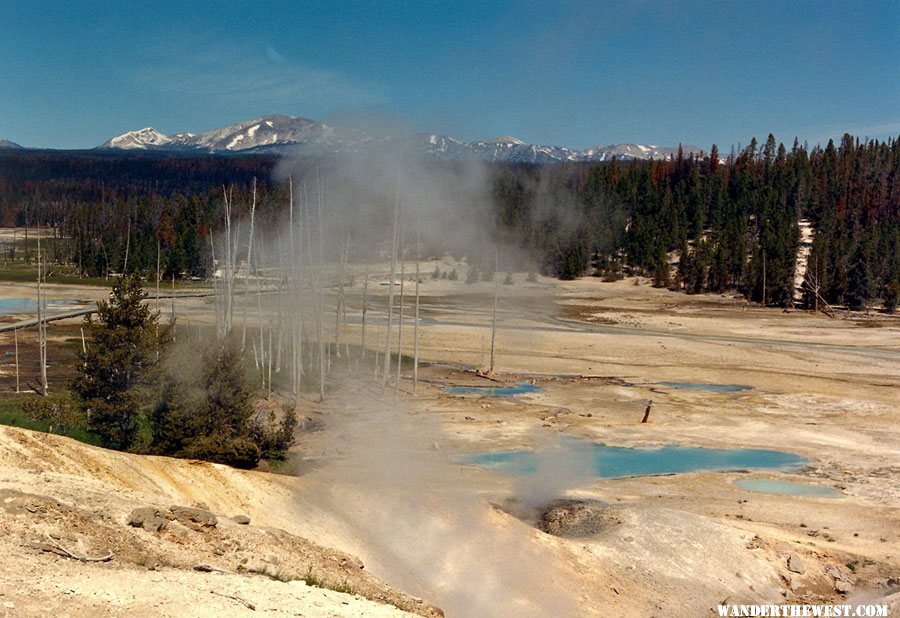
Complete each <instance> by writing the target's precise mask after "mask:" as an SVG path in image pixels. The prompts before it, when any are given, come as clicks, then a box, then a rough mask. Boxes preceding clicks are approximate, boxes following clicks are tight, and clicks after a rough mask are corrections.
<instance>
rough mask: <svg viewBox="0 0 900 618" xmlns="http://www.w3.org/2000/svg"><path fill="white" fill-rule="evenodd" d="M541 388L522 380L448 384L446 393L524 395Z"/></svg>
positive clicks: (497, 395) (496, 395)
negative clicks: (498, 383) (506, 383)
mask: <svg viewBox="0 0 900 618" xmlns="http://www.w3.org/2000/svg"><path fill="white" fill-rule="evenodd" d="M540 390H541V387H540V386H535V385H534V384H531V383H529V382H520V383H519V384H516V385H515V386H446V387H444V392H445V393H453V394H455V395H484V396H486V397H512V396H513V395H524V394H526V393H537V392H539V391H540Z"/></svg>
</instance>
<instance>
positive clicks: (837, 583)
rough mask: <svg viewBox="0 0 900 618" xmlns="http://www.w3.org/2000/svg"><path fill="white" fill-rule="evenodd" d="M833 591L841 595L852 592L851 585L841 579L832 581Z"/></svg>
mask: <svg viewBox="0 0 900 618" xmlns="http://www.w3.org/2000/svg"><path fill="white" fill-rule="evenodd" d="M834 591H835V592H839V593H841V594H850V593H851V592H853V584H851V583H850V582H848V581H844V580H843V579H836V580H834Z"/></svg>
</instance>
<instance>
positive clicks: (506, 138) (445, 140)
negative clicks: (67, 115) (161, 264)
mask: <svg viewBox="0 0 900 618" xmlns="http://www.w3.org/2000/svg"><path fill="white" fill-rule="evenodd" d="M390 144H398V145H403V146H405V147H412V148H413V149H415V150H417V151H418V152H420V153H423V154H425V155H427V156H429V157H433V158H438V159H466V158H469V159H480V160H486V161H498V162H499V161H509V162H520V163H556V162H563V161H609V160H612V159H613V158H614V157H615V158H618V159H623V160H631V159H666V158H670V157H673V156H675V153H676V152H677V148H670V147H662V146H655V145H642V144H613V145H611V146H593V147H591V148H587V149H585V150H580V151H579V150H574V149H571V148H565V147H561V146H541V145H537V144H529V143H527V142H524V141H522V140H521V139H519V138H517V137H513V136H511V135H503V136H500V137H494V138H490V139H483V140H477V141H474V142H468V143H466V142H461V141H459V140H456V139H453V138H452V137H448V136H446V135H438V134H436V133H421V134H418V135H408V136H400V137H398V136H390V135H382V134H379V133H377V132H372V131H369V132H366V131H364V130H359V129H347V128H342V127H335V126H329V125H326V124H324V123H322V122H317V121H315V120H310V119H308V118H296V117H294V116H286V115H283V114H270V115H268V116H261V117H259V118H254V119H253V120H245V121H243V122H238V123H236V124H233V125H229V126H227V127H222V128H221V129H213V130H211V131H206V132H204V133H190V132H185V133H178V134H177V135H165V134H163V133H160V132H159V131H157V130H156V129H154V128H152V127H147V128H144V129H140V130H138V131H129V132H127V133H123V134H122V135H118V136H116V137H113V138H111V139H109V140H107V141H106V142H104V143H103V144H101V145H100V146H98V147H97V148H99V149H120V150H163V151H180V152H203V153H217V152H226V153H227V152H265V153H274V154H284V153H289V152H298V151H301V152H306V153H313V154H349V153H360V152H364V151H366V150H367V149H369V148H371V147H380V146H383V145H390ZM684 152H685V154H688V153H690V152H700V149H699V148H695V147H693V146H685V147H684Z"/></svg>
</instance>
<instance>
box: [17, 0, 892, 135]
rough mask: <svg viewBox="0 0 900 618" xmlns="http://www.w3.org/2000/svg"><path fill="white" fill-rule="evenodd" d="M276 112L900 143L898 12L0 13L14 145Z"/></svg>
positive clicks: (529, 128)
mask: <svg viewBox="0 0 900 618" xmlns="http://www.w3.org/2000/svg"><path fill="white" fill-rule="evenodd" d="M270 113H281V114H290V115H294V116H303V117H307V118H313V119H317V120H326V121H328V120H331V121H334V122H356V123H376V122H377V123H389V124H391V125H394V124H399V125H401V126H405V127H408V128H410V129H412V130H416V131H434V132H438V133H443V134H447V135H451V136H453V137H457V138H460V139H464V140H472V139H478V138H482V137H492V136H498V135H514V136H516V137H519V138H521V139H524V140H526V141H530V142H535V143H539V144H548V145H564V146H571V147H577V148H584V147H587V146H591V145H594V144H610V143H620V142H640V143H652V144H661V145H674V144H677V143H679V142H682V143H686V144H695V145H699V146H703V147H708V146H709V144H711V143H717V144H719V147H720V149H723V150H727V149H728V148H729V147H730V146H731V145H732V144H737V143H739V142H741V143H745V144H746V143H747V142H748V141H749V139H750V138H751V137H753V136H757V137H759V138H761V139H764V138H765V136H766V135H767V134H768V133H769V132H770V131H771V132H774V133H775V135H776V137H778V138H779V139H780V140H783V141H785V142H790V141H791V140H793V138H794V136H795V135H796V136H799V137H800V139H801V141H803V140H808V141H810V142H811V143H815V142H818V141H824V140H827V139H828V138H829V137H831V136H838V135H840V134H841V133H843V132H845V131H849V132H852V133H856V134H859V135H863V136H864V135H868V136H872V137H888V136H894V137H896V136H897V135H900V0H893V1H887V2H884V1H842V2H822V1H816V2H810V1H805V0H800V1H796V0H795V1H790V2H789V1H787V0H784V1H778V2H774V1H766V2H750V1H743V0H741V1H738V0H725V1H716V2H712V1H710V2H670V1H665V0H632V1H629V2H610V1H605V0H595V1H588V2H560V1H556V0H544V1H543V2H526V1H516V2H497V1H494V2H489V1H487V0H482V1H479V2H462V1H458V2H449V1H447V2H431V1H427V0H420V1H417V2H415V1H407V2H401V1H392V2H389V1H387V0H382V1H370V2H340V1H337V0H333V1H329V2H269V1H263V0H257V1H255V2H237V1H234V0H232V1H222V2H202V1H198V2H184V1H179V2H165V1H154V2H149V1H142V2H130V1H126V0H119V1H117V2H100V1H94V2H79V1H74V0H73V1H68V2H66V1H62V0H58V1H56V2H41V1H39V0H21V1H19V0H0V139H9V140H12V141H14V142H17V143H20V144H22V145H25V146H33V147H54V148H84V147H92V146H95V145H97V144H99V143H101V142H103V141H104V140H106V139H107V138H109V137H111V136H113V135H116V134H119V133H123V132H125V131H127V130H130V129H138V128H142V127H145V126H153V127H155V128H157V129H159V130H160V131H162V132H164V133H176V132H181V131H188V130H190V131H204V130H209V129H212V128H217V127H220V126H224V125H227V124H231V123H234V122H238V121H240V120H247V119H250V118H254V117H258V116H262V115H265V114H270Z"/></svg>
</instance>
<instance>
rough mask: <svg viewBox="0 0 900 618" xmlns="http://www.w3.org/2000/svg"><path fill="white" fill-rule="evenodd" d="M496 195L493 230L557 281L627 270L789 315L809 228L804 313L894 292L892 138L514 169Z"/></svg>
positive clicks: (898, 180)
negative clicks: (733, 294) (803, 230)
mask: <svg viewBox="0 0 900 618" xmlns="http://www.w3.org/2000/svg"><path fill="white" fill-rule="evenodd" d="M494 193H495V201H496V204H497V218H498V228H499V229H500V230H501V233H502V234H505V235H506V236H507V237H509V238H511V239H513V240H514V241H516V242H519V243H521V244H522V245H523V246H528V247H530V248H532V249H533V250H534V251H535V252H536V254H537V256H538V257H539V259H540V260H541V265H542V268H543V269H544V271H545V272H546V273H548V274H553V275H557V276H559V277H561V278H574V277H578V276H581V275H583V274H585V273H588V272H591V273H592V274H596V275H600V276H609V277H612V278H615V277H616V276H621V275H622V274H624V273H628V272H637V273H643V274H646V275H649V276H652V277H653V279H654V282H655V283H656V285H659V286H671V287H673V288H675V289H682V290H685V291H687V292H688V293H698V292H722V291H725V290H738V291H740V292H742V293H743V294H745V295H746V296H747V298H749V299H751V300H753V301H757V302H763V303H766V304H770V305H777V306H787V305H790V304H792V303H793V300H794V290H795V287H796V286H795V276H796V274H797V273H796V270H795V264H796V258H797V253H798V249H799V247H800V241H801V238H800V236H801V234H800V226H799V223H800V222H801V221H802V220H808V221H809V224H810V226H811V229H812V230H813V234H814V236H813V241H812V246H811V247H810V254H809V260H808V264H809V267H808V269H807V271H806V274H805V282H804V283H803V285H802V288H803V290H804V294H803V299H802V300H803V301H804V302H805V304H806V305H807V306H813V305H814V304H816V302H817V301H818V300H821V301H824V302H826V303H830V304H842V305H847V306H849V307H851V308H854V309H859V308H863V307H868V306H869V305H871V304H872V303H874V302H876V301H878V300H880V301H881V302H883V304H884V307H885V308H886V309H888V310H893V309H894V307H895V306H896V303H897V295H898V292H900V258H898V243H900V141H897V140H888V141H886V142H880V141H876V140H872V141H869V142H866V143H861V142H860V141H859V140H857V139H854V138H853V137H851V136H850V135H845V136H844V138H843V140H842V141H841V144H840V145H839V146H835V144H834V143H833V141H829V143H828V144H827V146H826V147H825V148H819V147H816V148H814V149H812V150H807V149H806V148H805V147H802V146H800V145H799V144H798V143H797V142H796V140H795V142H794V144H793V146H792V148H791V149H790V150H788V149H786V148H785V146H784V144H779V143H777V142H776V140H775V137H774V136H773V135H769V136H768V139H767V140H766V142H765V144H763V145H762V147H760V146H759V145H758V144H757V142H756V140H755V139H754V140H752V141H751V142H750V144H749V145H748V146H747V147H746V148H744V149H742V150H741V151H740V152H738V153H732V154H731V155H729V156H728V157H725V158H723V157H722V156H721V155H720V153H719V152H718V150H717V148H716V147H715V146H713V147H712V148H711V150H710V153H709V154H708V155H705V156H690V157H686V156H685V155H684V154H683V152H682V150H681V149H679V152H678V155H677V156H676V157H674V158H672V159H670V160H665V161H650V162H639V161H633V162H627V163H623V162H618V161H615V160H614V161H612V162H611V163H609V164H605V165H561V166H556V167H555V168H548V167H543V168H541V167H536V166H514V167H509V168H507V169H504V170H501V171H500V172H499V173H498V174H497V176H496V178H495V182H494ZM548 203H549V204H550V205H551V206H549V207H548ZM674 261H677V267H674V268H673V262H674Z"/></svg>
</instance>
